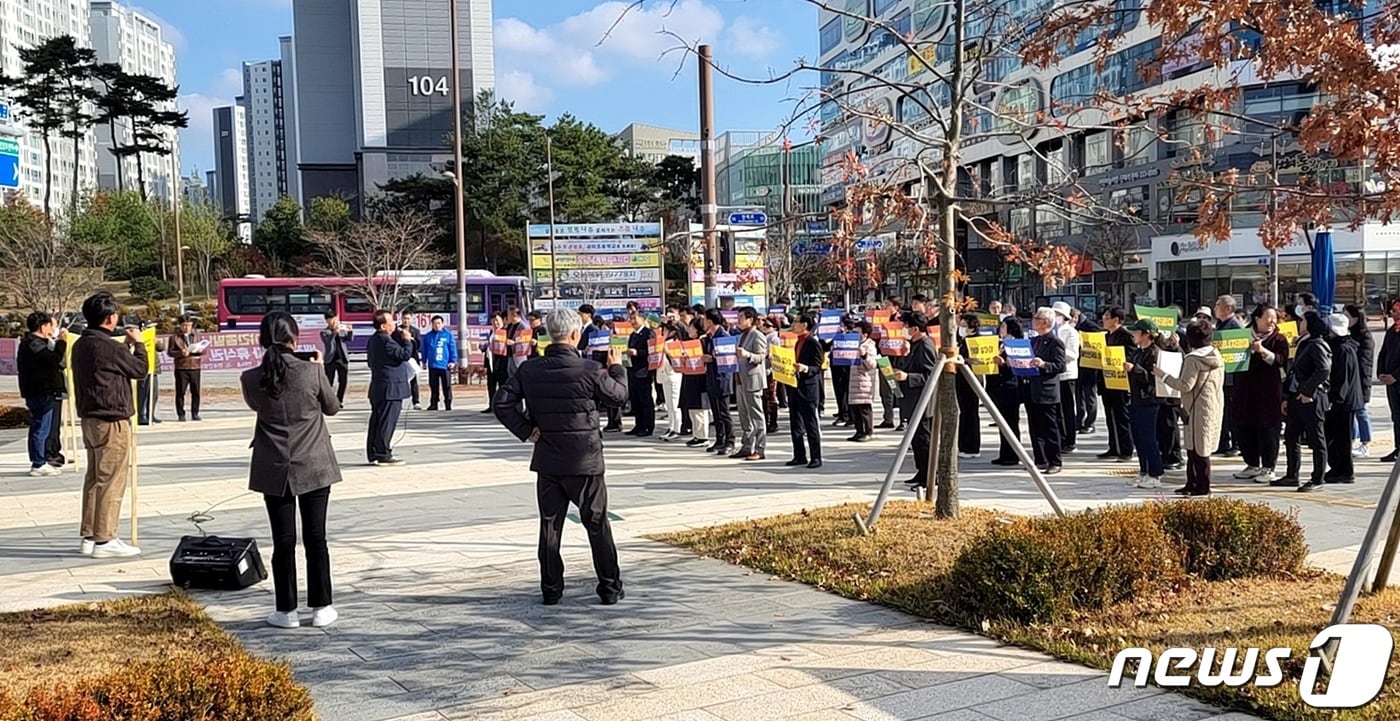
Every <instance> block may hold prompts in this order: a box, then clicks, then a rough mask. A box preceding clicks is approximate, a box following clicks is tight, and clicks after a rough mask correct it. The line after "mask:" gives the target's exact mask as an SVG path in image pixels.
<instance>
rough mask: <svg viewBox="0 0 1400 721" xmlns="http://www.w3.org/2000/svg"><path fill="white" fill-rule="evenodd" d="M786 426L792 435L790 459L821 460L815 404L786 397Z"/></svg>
mask: <svg viewBox="0 0 1400 721" xmlns="http://www.w3.org/2000/svg"><path fill="white" fill-rule="evenodd" d="M788 426H789V427H790V431H791V434H792V457H793V458H795V459H798V460H810V461H819V460H821V458H822V427H821V422H820V421H818V420H817V404H815V403H812V402H811V401H807V400H803V399H801V398H798V397H797V395H796V394H792V395H789V396H788Z"/></svg>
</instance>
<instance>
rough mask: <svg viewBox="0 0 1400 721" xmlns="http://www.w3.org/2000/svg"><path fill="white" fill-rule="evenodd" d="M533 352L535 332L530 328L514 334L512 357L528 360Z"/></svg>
mask: <svg viewBox="0 0 1400 721" xmlns="http://www.w3.org/2000/svg"><path fill="white" fill-rule="evenodd" d="M534 350H535V331H534V330H533V329H531V328H521V329H520V330H518V331H516V332H515V348H514V353H513V354H514V355H515V357H516V358H529V357H530V354H531V353H533V352H534Z"/></svg>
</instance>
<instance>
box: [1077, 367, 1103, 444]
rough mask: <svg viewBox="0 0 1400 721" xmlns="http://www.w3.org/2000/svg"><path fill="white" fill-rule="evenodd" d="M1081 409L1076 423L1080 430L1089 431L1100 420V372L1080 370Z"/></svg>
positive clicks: (1079, 399) (1079, 398)
mask: <svg viewBox="0 0 1400 721" xmlns="http://www.w3.org/2000/svg"><path fill="white" fill-rule="evenodd" d="M1078 401H1079V409H1078V414H1077V415H1076V416H1075V421H1076V423H1077V425H1078V426H1079V427H1080V428H1083V429H1086V430H1087V429H1089V428H1093V427H1094V423H1095V422H1096V421H1098V420H1099V372H1098V371H1096V370H1092V369H1086V368H1080V369H1079V397H1078Z"/></svg>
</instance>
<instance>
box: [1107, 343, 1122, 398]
mask: <svg viewBox="0 0 1400 721" xmlns="http://www.w3.org/2000/svg"><path fill="white" fill-rule="evenodd" d="M1125 350H1126V349H1125V348H1124V347H1123V346H1121V345H1111V346H1105V347H1104V349H1103V385H1104V387H1105V388H1107V389H1109V390H1111V391H1126V390H1128V372H1127V371H1125V370H1123V364H1124V363H1127V362H1128V358H1127V354H1126V353H1125V352H1124V351H1125Z"/></svg>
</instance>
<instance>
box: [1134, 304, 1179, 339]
mask: <svg viewBox="0 0 1400 721" xmlns="http://www.w3.org/2000/svg"><path fill="white" fill-rule="evenodd" d="M1133 314H1134V315H1136V316H1137V317H1138V319H1139V320H1141V319H1143V318H1148V319H1151V321H1152V322H1153V323H1156V324H1157V330H1159V331H1161V332H1163V333H1170V332H1172V331H1174V330H1175V329H1176V324H1177V321H1179V320H1180V319H1181V317H1180V315H1178V314H1177V311H1176V308H1153V307H1152V306H1150V305H1135V306H1133Z"/></svg>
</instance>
